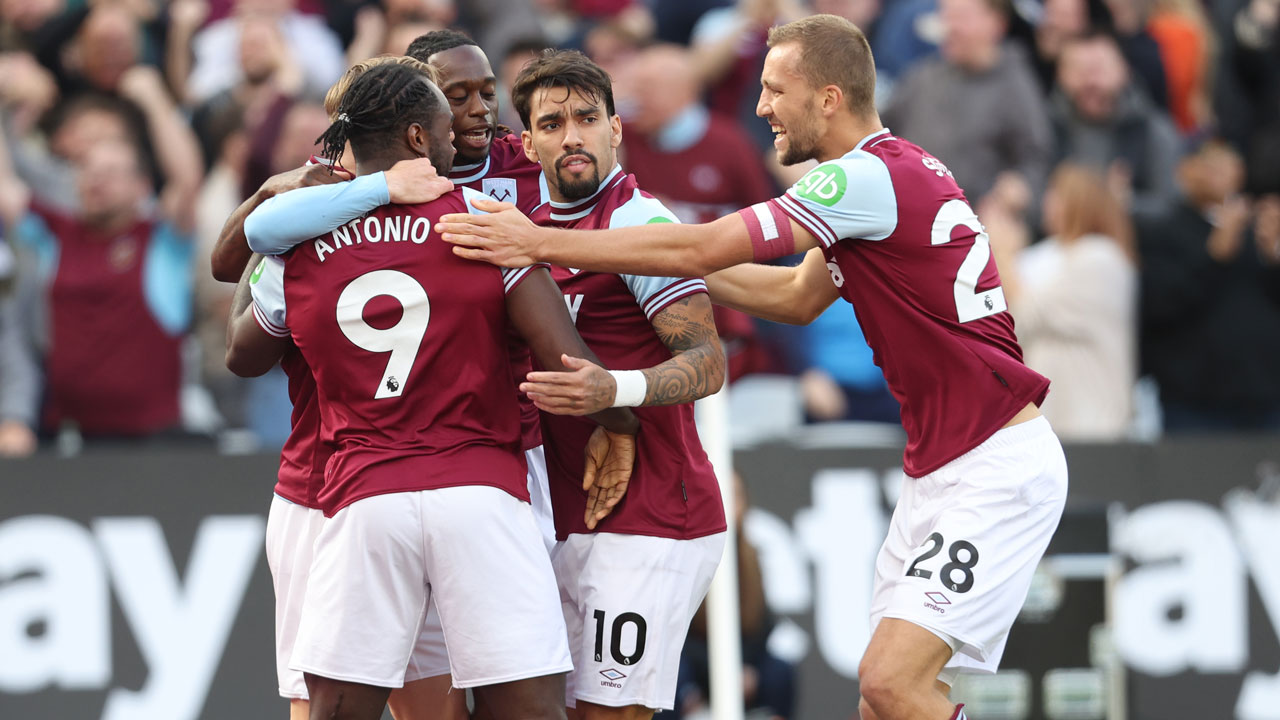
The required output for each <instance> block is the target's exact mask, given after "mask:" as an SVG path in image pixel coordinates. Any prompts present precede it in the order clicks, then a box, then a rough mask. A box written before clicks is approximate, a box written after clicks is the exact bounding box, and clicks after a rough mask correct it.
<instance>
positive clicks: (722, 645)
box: [696, 378, 743, 720]
mask: <svg viewBox="0 0 1280 720" xmlns="http://www.w3.org/2000/svg"><path fill="white" fill-rule="evenodd" d="M696 409H697V419H698V434H699V436H700V437H701V439H702V447H703V448H704V449H705V450H706V451H707V456H708V457H709V458H710V459H711V466H712V467H713V468H714V469H715V473H716V477H717V478H718V479H719V481H720V496H721V497H722V498H723V499H724V514H725V519H726V520H727V525H728V527H729V529H728V532H726V533H725V546H724V557H723V558H721V560H720V568H719V569H718V570H717V571H716V576H715V578H714V579H713V580H712V581H711V589H710V590H709V591H708V592H707V651H708V656H709V657H710V665H711V667H710V675H711V698H712V702H711V719H712V720H742V717H743V710H742V705H743V702H742V636H741V632H742V630H741V627H742V626H741V621H740V620H739V616H738V538H737V528H735V527H734V522H733V518H734V508H735V505H734V503H735V499H734V492H733V445H732V441H731V440H730V437H729V383H728V379H727V378H726V381H725V385H724V387H723V388H721V389H720V392H718V393H716V394H715V395H712V396H710V397H707V398H704V399H702V400H699V401H698V403H697V406H696Z"/></svg>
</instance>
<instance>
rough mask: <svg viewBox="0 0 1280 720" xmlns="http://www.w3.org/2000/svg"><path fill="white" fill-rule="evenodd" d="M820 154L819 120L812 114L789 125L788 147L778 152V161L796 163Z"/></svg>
mask: <svg viewBox="0 0 1280 720" xmlns="http://www.w3.org/2000/svg"><path fill="white" fill-rule="evenodd" d="M817 156H818V129H817V122H815V118H814V117H813V115H812V114H808V115H805V117H804V118H802V119H801V120H800V122H797V123H794V127H793V126H792V124H790V123H789V124H788V125H787V149H786V150H783V151H782V152H781V153H779V154H778V162H779V163H780V164H782V165H796V164H798V163H802V162H806V161H808V160H813V159H814V158H816V157H817Z"/></svg>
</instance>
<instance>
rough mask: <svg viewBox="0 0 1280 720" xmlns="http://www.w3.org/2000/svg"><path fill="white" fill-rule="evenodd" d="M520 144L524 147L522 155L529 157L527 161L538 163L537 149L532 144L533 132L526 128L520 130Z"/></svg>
mask: <svg viewBox="0 0 1280 720" xmlns="http://www.w3.org/2000/svg"><path fill="white" fill-rule="evenodd" d="M520 144H521V145H522V146H523V147H524V156H525V157H527V158H529V162H531V163H534V164H535V165H536V164H537V163H538V149H537V148H535V147H534V146H533V133H531V132H529V131H528V130H521V131H520Z"/></svg>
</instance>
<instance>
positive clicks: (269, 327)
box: [252, 301, 289, 338]
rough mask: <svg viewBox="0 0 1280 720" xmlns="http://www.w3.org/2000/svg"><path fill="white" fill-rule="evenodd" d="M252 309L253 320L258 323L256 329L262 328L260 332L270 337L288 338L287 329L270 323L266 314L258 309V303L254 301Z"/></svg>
mask: <svg viewBox="0 0 1280 720" xmlns="http://www.w3.org/2000/svg"><path fill="white" fill-rule="evenodd" d="M252 307H253V319H254V320H257V321H258V327H260V328H262V332H264V333H266V334H268V335H270V336H271V337H278V338H287V337H289V328H287V327H281V326H279V325H277V324H275V323H273V322H271V319H270V318H268V317H267V314H266V313H265V312H263V311H262V308H260V307H258V303H257V302H256V301H255V302H254V303H253V305H252Z"/></svg>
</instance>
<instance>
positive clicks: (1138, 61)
mask: <svg viewBox="0 0 1280 720" xmlns="http://www.w3.org/2000/svg"><path fill="white" fill-rule="evenodd" d="M1150 9H1151V0H1104V3H1103V8H1102V10H1101V12H1099V13H1095V14H1097V15H1101V16H1102V22H1101V23H1099V24H1100V25H1101V26H1102V27H1104V28H1106V29H1107V30H1109V31H1111V33H1112V34H1113V35H1114V36H1115V38H1116V42H1117V43H1118V44H1119V47H1120V52H1121V53H1123V54H1124V59H1125V61H1126V62H1127V63H1128V64H1129V67H1130V68H1132V69H1133V74H1134V77H1135V79H1136V81H1137V83H1138V84H1139V85H1140V86H1141V87H1142V88H1143V89H1144V90H1146V92H1147V96H1148V97H1150V98H1151V100H1152V102H1154V103H1155V104H1156V106H1157V107H1159V108H1160V109H1162V110H1167V109H1168V108H1169V90H1168V87H1169V86H1168V80H1167V77H1166V75H1165V70H1164V61H1163V60H1161V58H1160V46H1159V45H1157V44H1156V40H1155V38H1154V37H1153V36H1152V35H1151V33H1150V32H1149V30H1148V25H1147V15H1148V13H1149V11H1150Z"/></svg>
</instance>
